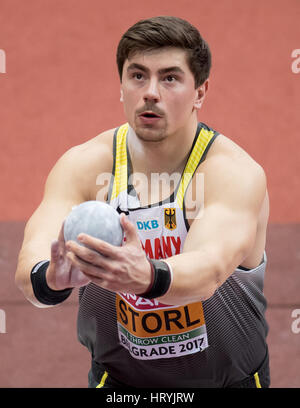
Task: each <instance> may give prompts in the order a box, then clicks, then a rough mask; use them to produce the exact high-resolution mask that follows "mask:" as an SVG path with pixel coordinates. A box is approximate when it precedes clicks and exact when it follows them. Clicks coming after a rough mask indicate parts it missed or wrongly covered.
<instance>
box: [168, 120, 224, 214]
mask: <svg viewBox="0 0 300 408" xmlns="http://www.w3.org/2000/svg"><path fill="white" fill-rule="evenodd" d="M201 125H202V123H199V126H198V129H199V128H200V130H199V133H198V137H197V139H196V143H195V144H194V147H193V149H192V152H191V154H190V157H189V159H188V161H187V164H186V166H185V169H184V171H183V175H182V177H181V180H180V184H179V187H178V190H177V195H176V198H177V204H178V205H179V207H180V208H181V209H183V200H184V195H185V192H186V189H187V187H188V185H189V183H190V181H191V179H192V177H193V175H194V173H195V171H196V169H197V167H198V166H199V164H200V163H201V161H202V160H203V159H204V158H205V155H206V153H207V150H208V149H209V147H210V146H211V144H212V142H213V140H214V139H215V137H216V136H217V132H215V131H213V130H208V129H205V128H204V127H202V126H201Z"/></svg>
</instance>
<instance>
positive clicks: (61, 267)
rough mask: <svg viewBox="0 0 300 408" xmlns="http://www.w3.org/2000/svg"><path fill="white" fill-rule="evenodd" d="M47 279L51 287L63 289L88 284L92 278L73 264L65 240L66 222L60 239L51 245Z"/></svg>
mask: <svg viewBox="0 0 300 408" xmlns="http://www.w3.org/2000/svg"><path fill="white" fill-rule="evenodd" d="M46 280H47V284H48V286H49V287H50V289H53V290H63V289H66V288H74V287H80V286H84V285H87V284H88V283H89V282H90V279H89V278H88V277H87V276H86V275H84V274H83V273H82V272H81V271H80V270H79V269H78V268H76V267H75V266H73V265H72V263H71V261H70V259H69V258H68V256H67V249H66V246H65V240H64V223H63V225H62V227H61V230H60V233H59V236H58V240H56V241H54V242H53V243H52V245H51V260H50V265H49V267H48V269H47V272H46Z"/></svg>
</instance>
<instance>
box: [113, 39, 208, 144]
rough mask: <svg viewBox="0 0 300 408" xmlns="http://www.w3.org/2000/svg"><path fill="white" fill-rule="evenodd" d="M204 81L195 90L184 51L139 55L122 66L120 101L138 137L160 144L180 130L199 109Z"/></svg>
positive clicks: (167, 50) (203, 91)
mask: <svg viewBox="0 0 300 408" xmlns="http://www.w3.org/2000/svg"><path fill="white" fill-rule="evenodd" d="M207 84H208V81H206V82H205V83H204V84H203V85H202V86H201V87H199V88H197V89H195V81H194V76H193V74H192V72H191V71H190V69H189V67H188V64H187V61H186V53H185V51H183V50H181V49H178V48H175V47H168V48H162V49H159V50H154V51H147V52H139V53H136V54H134V55H133V56H131V57H130V58H129V59H127V60H126V61H125V63H124V66H123V76H122V83H121V101H122V102H123V104H124V111H125V115H126V118H127V120H128V123H129V124H130V126H131V127H132V128H133V129H134V131H135V132H136V134H137V135H138V137H139V138H141V139H142V140H145V141H160V140H162V139H164V138H165V137H167V136H168V135H169V134H173V133H176V132H178V131H180V130H181V129H184V128H185V127H186V126H187V125H188V123H189V121H190V120H191V118H193V119H194V115H196V113H195V112H196V109H199V108H200V107H201V104H202V101H203V98H204V95H205V91H206V90H207Z"/></svg>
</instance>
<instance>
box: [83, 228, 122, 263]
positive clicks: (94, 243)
mask: <svg viewBox="0 0 300 408" xmlns="http://www.w3.org/2000/svg"><path fill="white" fill-rule="evenodd" d="M78 241H79V242H81V243H82V244H84V245H85V246H86V247H88V248H90V249H93V250H94V251H96V252H98V253H100V254H102V255H103V256H106V257H108V258H112V259H116V258H118V249H119V247H117V246H115V245H111V244H109V243H108V242H105V241H102V239H98V238H94V237H92V236H91V235H88V234H79V235H78Z"/></svg>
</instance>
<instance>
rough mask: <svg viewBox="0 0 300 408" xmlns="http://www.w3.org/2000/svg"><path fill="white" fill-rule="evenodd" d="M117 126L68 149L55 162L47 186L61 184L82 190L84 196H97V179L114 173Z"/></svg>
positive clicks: (85, 197) (89, 197)
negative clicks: (105, 174)
mask: <svg viewBox="0 0 300 408" xmlns="http://www.w3.org/2000/svg"><path fill="white" fill-rule="evenodd" d="M114 132H115V129H110V130H107V131H105V132H103V133H100V134H99V135H97V136H96V137H94V138H92V139H90V140H88V141H87V142H85V143H82V144H80V145H77V146H73V147H71V148H70V149H68V150H67V151H66V152H65V153H64V154H63V155H62V156H61V157H60V158H59V159H58V160H57V162H56V163H55V165H54V166H53V168H52V170H51V171H50V173H49V176H48V178H47V183H46V188H47V186H48V187H49V186H50V187H51V186H52V185H53V186H57V187H55V188H58V186H59V185H61V186H63V185H64V186H65V187H66V188H69V187H71V186H72V189H75V190H78V191H79V190H80V193H81V196H82V197H83V199H86V200H89V199H94V196H93V195H94V189H95V188H96V178H97V176H98V175H99V174H101V173H105V172H106V173H111V170H112V165H113V137H114Z"/></svg>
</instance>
